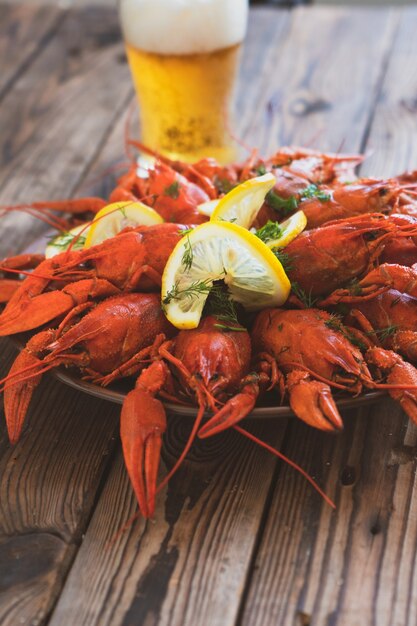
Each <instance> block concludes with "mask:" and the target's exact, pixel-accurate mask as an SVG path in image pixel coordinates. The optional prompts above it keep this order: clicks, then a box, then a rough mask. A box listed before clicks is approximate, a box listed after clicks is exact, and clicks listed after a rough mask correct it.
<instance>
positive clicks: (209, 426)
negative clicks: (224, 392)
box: [198, 383, 259, 439]
mask: <svg viewBox="0 0 417 626" xmlns="http://www.w3.org/2000/svg"><path fill="white" fill-rule="evenodd" d="M258 395H259V387H258V385H257V384H256V383H250V384H248V385H245V387H243V389H242V391H241V392H240V393H238V394H237V395H236V396H233V398H230V400H228V401H227V402H226V404H225V405H224V406H223V407H222V408H221V409H220V410H219V411H218V412H217V413H215V415H213V417H212V418H211V419H209V420H208V422H206V423H205V424H204V425H203V426H202V427H201V428H200V430H199V431H198V436H199V438H200V439H206V438H207V437H211V436H212V435H217V434H218V433H221V432H222V431H223V430H226V429H227V428H231V426H234V424H236V423H237V422H240V420H242V419H243V418H244V417H246V416H247V415H248V413H250V412H251V411H252V410H253V408H254V406H255V403H256V399H257V397H258Z"/></svg>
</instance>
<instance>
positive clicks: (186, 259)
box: [181, 233, 194, 271]
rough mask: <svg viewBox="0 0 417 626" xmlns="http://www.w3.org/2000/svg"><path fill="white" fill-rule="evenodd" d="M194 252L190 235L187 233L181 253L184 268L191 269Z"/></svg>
mask: <svg viewBox="0 0 417 626" xmlns="http://www.w3.org/2000/svg"><path fill="white" fill-rule="evenodd" d="M193 259H194V253H193V248H192V245H191V241H190V235H189V233H187V235H186V242H185V243H184V254H183V255H182V259H181V263H182V265H183V266H184V268H185V270H186V271H188V270H190V269H191V266H192V264H193Z"/></svg>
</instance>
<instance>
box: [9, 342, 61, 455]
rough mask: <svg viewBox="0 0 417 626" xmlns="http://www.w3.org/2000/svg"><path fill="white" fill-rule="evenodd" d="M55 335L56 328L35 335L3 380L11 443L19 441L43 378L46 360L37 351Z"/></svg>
mask: <svg viewBox="0 0 417 626" xmlns="http://www.w3.org/2000/svg"><path fill="white" fill-rule="evenodd" d="M54 336H55V333H54V331H53V330H45V331H42V332H40V333H38V334H37V335H35V336H34V337H32V339H30V341H29V342H28V343H27V345H26V347H25V349H24V350H22V352H21V353H20V354H19V355H18V356H17V358H16V359H15V361H14V363H13V365H12V367H11V369H10V372H9V374H8V376H7V377H6V378H5V379H4V380H3V381H2V383H4V413H5V417H6V425H7V432H8V435H9V440H10V443H11V444H12V445H14V444H16V443H17V442H18V441H19V438H20V435H21V433H22V428H23V424H24V421H25V417H26V413H27V410H28V407H29V404H30V401H31V399H32V396H33V392H34V390H35V389H36V387H37V386H38V385H39V383H40V381H41V378H42V371H43V364H42V361H41V360H40V359H39V358H38V354H39V353H40V352H41V351H42V350H43V349H44V348H45V347H46V345H47V344H48V343H49V342H50V341H51V340H52V339H53V338H54ZM38 372H39V373H38Z"/></svg>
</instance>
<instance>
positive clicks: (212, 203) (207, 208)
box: [197, 198, 220, 217]
mask: <svg viewBox="0 0 417 626" xmlns="http://www.w3.org/2000/svg"><path fill="white" fill-rule="evenodd" d="M219 202H220V199H219V198H217V199H215V200H207V201H206V202H202V203H201V204H198V205H197V211H198V212H199V213H201V214H202V215H207V217H211V216H212V214H213V211H214V209H215V208H216V207H217V205H218V204H219Z"/></svg>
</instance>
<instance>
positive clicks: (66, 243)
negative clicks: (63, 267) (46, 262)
mask: <svg viewBox="0 0 417 626" xmlns="http://www.w3.org/2000/svg"><path fill="white" fill-rule="evenodd" d="M89 229H90V227H89V226H87V225H86V224H80V225H79V226H75V228H71V230H69V231H68V232H67V233H60V234H59V235H57V236H56V237H54V238H53V239H51V241H50V242H49V243H48V245H47V246H46V248H45V258H46V259H50V258H52V257H53V256H56V255H57V254H61V252H65V250H68V248H69V247H70V246H71V250H82V248H84V245H85V241H86V237H87V235H88V231H89Z"/></svg>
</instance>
